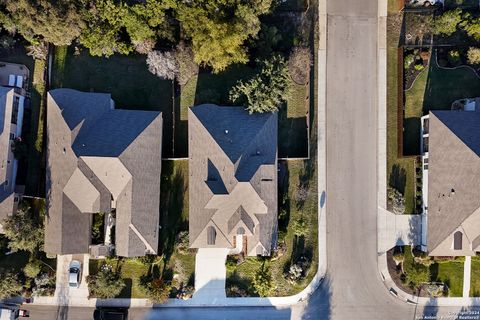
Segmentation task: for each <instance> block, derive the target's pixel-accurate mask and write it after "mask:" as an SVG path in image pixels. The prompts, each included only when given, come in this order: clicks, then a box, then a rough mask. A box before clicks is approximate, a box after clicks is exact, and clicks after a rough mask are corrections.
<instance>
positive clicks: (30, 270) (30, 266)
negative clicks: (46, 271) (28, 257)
mask: <svg viewBox="0 0 480 320" xmlns="http://www.w3.org/2000/svg"><path fill="white" fill-rule="evenodd" d="M40 271H42V267H41V262H40V261H38V260H33V261H30V262H29V263H27V265H26V266H25V267H24V268H23V273H24V274H25V276H27V277H28V278H32V279H33V278H35V277H36V276H38V274H39V273H40Z"/></svg>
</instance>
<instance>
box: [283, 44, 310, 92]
mask: <svg viewBox="0 0 480 320" xmlns="http://www.w3.org/2000/svg"><path fill="white" fill-rule="evenodd" d="M311 65H312V55H311V53H310V49H309V48H308V47H295V48H293V50H292V52H291V53H290V57H289V58H288V69H289V71H290V76H291V77H292V79H293V81H295V82H296V83H298V84H306V83H307V82H308V80H309V76H310V67H311Z"/></svg>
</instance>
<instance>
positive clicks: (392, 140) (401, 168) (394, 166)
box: [387, 0, 415, 213]
mask: <svg viewBox="0 0 480 320" xmlns="http://www.w3.org/2000/svg"><path fill="white" fill-rule="evenodd" d="M393 2H395V1H393V0H391V1H390V2H389V6H390V7H391V8H390V9H391V10H392V11H393V10H394V9H393V7H395V5H396V4H395V3H393ZM388 19H389V23H388V27H387V32H388V35H387V40H388V42H387V45H388V47H387V178H388V179H389V181H399V180H401V181H402V182H401V185H400V186H399V185H396V184H393V183H390V185H391V186H394V187H396V188H397V189H399V190H400V191H403V194H404V197H405V213H414V210H415V161H414V159H413V158H402V157H401V155H399V154H398V152H397V150H398V143H397V142H398V140H397V132H398V130H397V129H398V128H397V124H398V122H397V120H398V118H397V117H398V114H397V106H398V94H399V92H398V90H399V87H398V65H397V64H398V63H397V48H398V47H397V45H398V39H399V30H397V29H395V28H393V27H392V23H391V20H392V19H393V18H392V16H390V17H389V18H388ZM397 173H400V175H401V177H402V179H398V177H397V176H396V175H397Z"/></svg>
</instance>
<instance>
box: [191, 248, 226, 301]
mask: <svg viewBox="0 0 480 320" xmlns="http://www.w3.org/2000/svg"><path fill="white" fill-rule="evenodd" d="M229 251H230V250H229V249H219V248H201V249H198V252H197V255H196V258H195V293H194V295H193V299H195V300H197V301H205V302H208V303H214V301H215V300H216V299H222V298H225V296H226V295H225V278H226V274H227V269H226V267H225V262H226V259H227V255H228V252H229Z"/></svg>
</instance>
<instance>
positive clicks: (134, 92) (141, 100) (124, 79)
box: [52, 47, 173, 156]
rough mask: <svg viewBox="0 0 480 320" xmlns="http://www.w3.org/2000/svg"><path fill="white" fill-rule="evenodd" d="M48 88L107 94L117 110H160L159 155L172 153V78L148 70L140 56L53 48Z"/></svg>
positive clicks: (170, 154) (71, 48)
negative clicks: (103, 55) (50, 82)
mask: <svg viewBox="0 0 480 320" xmlns="http://www.w3.org/2000/svg"><path fill="white" fill-rule="evenodd" d="M53 66H54V67H53V70H52V88H73V89H77V90H81V91H87V92H106V93H111V95H112V98H113V100H114V101H115V106H116V107H117V108H120V109H138V110H152V111H162V112H163V121H164V123H163V126H164V130H163V156H172V136H173V134H172V132H173V125H172V111H173V100H172V94H173V88H172V81H169V80H161V79H160V78H158V77H156V76H154V75H153V74H151V73H150V72H149V71H148V68H147V65H146V63H145V56H144V55H137V54H133V55H130V56H122V55H114V56H112V57H110V58H99V57H93V56H90V55H89V54H88V51H87V50H85V49H83V50H81V51H80V52H79V54H75V52H74V48H73V47H68V49H65V48H63V47H57V48H55V55H54V63H53Z"/></svg>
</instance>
